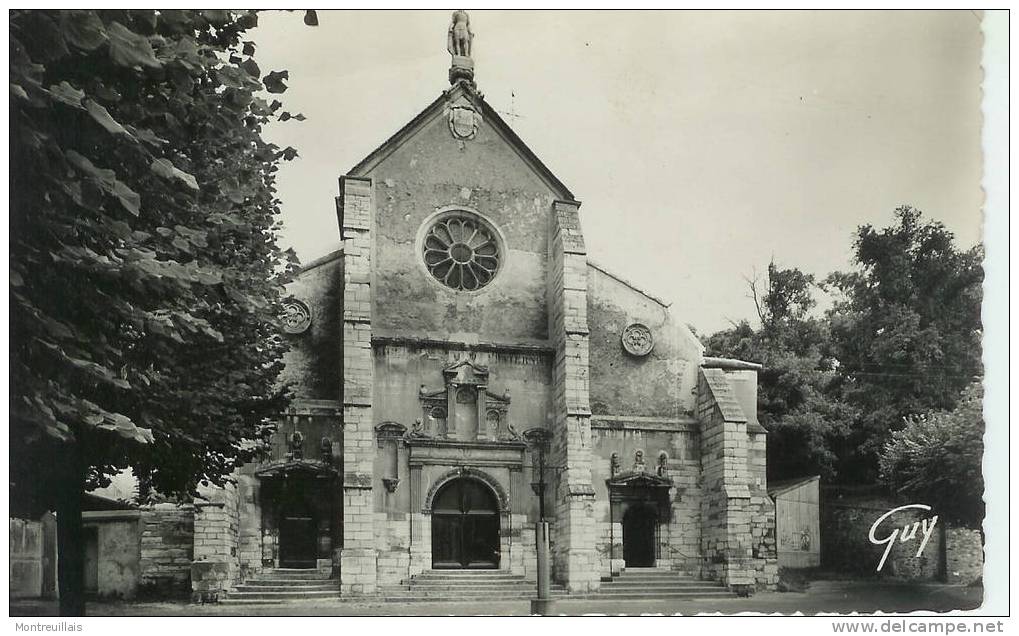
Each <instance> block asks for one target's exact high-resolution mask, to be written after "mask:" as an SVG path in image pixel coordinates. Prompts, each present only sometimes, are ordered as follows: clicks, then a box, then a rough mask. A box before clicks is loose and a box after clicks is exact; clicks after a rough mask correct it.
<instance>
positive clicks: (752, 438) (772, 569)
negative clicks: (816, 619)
mask: <svg viewBox="0 0 1019 636" xmlns="http://www.w3.org/2000/svg"><path fill="white" fill-rule="evenodd" d="M748 438H749V447H748V450H747V468H748V471H747V472H748V479H749V483H748V484H747V485H748V487H749V489H750V504H749V507H748V511H749V513H750V551H751V566H750V567H751V569H752V570H753V572H754V582H755V583H756V586H757V587H758V588H767V589H770V588H772V587H774V586H775V585H776V584H777V583H778V539H777V536H776V526H775V523H776V520H775V502H774V501H773V500H772V498H771V497H770V496H768V478H767V472H766V470H767V444H768V435H767V433H763V432H759V433H750V434H749V435H748Z"/></svg>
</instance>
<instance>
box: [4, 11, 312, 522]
mask: <svg viewBox="0 0 1019 636" xmlns="http://www.w3.org/2000/svg"><path fill="white" fill-rule="evenodd" d="M256 24H257V15H256V14H255V13H254V12H232V11H190V10H160V11H155V10H149V9H139V10H133V9H127V10H105V11H87V10H47V11H43V10H23V11H12V12H11V15H10V90H11V117H10V130H11V146H10V159H11V161H10V165H11V181H10V184H11V208H10V209H11V213H10V236H11V238H10V250H11V255H10V307H11V310H10V311H11V316H10V323H11V416H12V417H11V444H12V454H14V455H16V456H17V457H18V461H17V462H12V495H15V496H19V495H24V494H25V493H31V494H32V495H33V496H34V497H35V501H36V503H37V504H38V505H39V506H41V507H44V508H45V507H49V506H50V505H51V499H52V496H53V493H54V491H55V490H57V489H58V488H66V483H64V482H61V481H60V479H61V477H59V476H58V473H59V472H60V471H55V472H54V473H53V474H52V475H50V474H48V473H47V472H46V471H40V470H39V467H40V466H45V465H47V463H52V462H54V461H62V460H60V459H54V458H55V457H57V458H59V457H63V455H59V454H56V453H57V452H58V451H61V450H67V449H73V451H74V453H75V454H76V455H77V456H78V457H79V458H80V461H81V462H82V464H83V467H84V469H85V470H86V472H87V477H88V483H89V485H98V484H101V483H103V482H104V479H105V477H106V476H107V475H109V474H111V473H113V472H114V471H115V470H117V469H118V468H123V467H126V466H129V465H130V466H131V467H132V468H133V470H134V471H135V474H136V475H138V476H139V477H140V478H141V480H142V482H143V483H144V484H146V485H147V486H149V487H151V488H152V489H154V490H156V491H158V492H160V493H163V494H165V495H179V496H187V495H189V494H192V493H194V492H195V489H196V487H197V485H198V484H199V483H200V482H202V481H209V482H214V483H222V482H223V480H224V478H225V476H226V475H228V474H229V473H230V472H231V471H232V470H233V468H234V467H235V466H237V465H238V464H239V463H241V462H243V461H245V459H247V458H248V457H250V454H251V452H253V449H254V446H255V445H254V444H253V442H255V441H257V440H259V439H261V438H262V436H263V435H264V433H265V426H266V424H267V422H268V421H269V418H270V417H271V416H272V415H273V414H275V413H278V412H279V411H280V410H281V408H282V407H283V406H284V401H285V399H286V396H285V395H284V394H283V392H282V391H281V390H280V388H279V387H278V386H277V384H276V380H277V376H278V373H279V371H280V369H281V357H282V354H283V352H284V349H285V342H284V340H283V339H282V337H281V333H280V328H279V323H278V315H279V313H280V306H281V293H282V285H283V284H284V283H285V282H286V281H287V280H288V277H289V276H290V274H291V273H292V267H293V260H294V259H293V258H292V255H291V254H290V253H285V252H283V251H282V250H281V249H280V248H279V246H278V245H277V242H276V230H277V223H278V221H277V215H278V213H279V201H278V200H277V199H276V189H275V184H274V182H275V173H276V170H277V166H278V164H279V162H280V161H282V160H284V159H285V158H291V157H293V156H294V155H295V154H296V153H295V152H294V151H293V149H290V148H287V149H280V148H277V147H276V146H274V145H272V144H269V143H266V142H265V141H263V140H262V137H261V130H262V127H263V126H264V125H265V124H266V123H267V122H269V121H270V119H271V118H274V117H275V118H280V117H281V116H282V105H281V104H280V103H279V102H278V101H275V100H274V101H272V102H271V103H270V102H268V101H267V99H266V98H264V97H262V91H263V90H264V89H265V88H266V86H265V85H264V84H263V81H262V72H261V70H260V69H259V67H258V64H257V63H256V62H255V59H254V52H255V46H254V44H253V43H252V42H250V41H245V40H243V36H244V34H245V32H246V31H247V30H248V29H251V28H253V27H255V26H256ZM269 90H270V92H272V91H273V90H276V91H277V92H279V91H280V90H282V89H281V88H280V87H278V86H277V87H272V86H270V87H269ZM287 116H288V118H289V114H288V115H287Z"/></svg>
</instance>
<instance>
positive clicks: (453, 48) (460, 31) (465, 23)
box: [446, 9, 474, 57]
mask: <svg viewBox="0 0 1019 636" xmlns="http://www.w3.org/2000/svg"><path fill="white" fill-rule="evenodd" d="M473 42H474V33H473V32H472V31H471V18H470V16H469V15H467V12H466V11H464V10H463V9H457V10H456V11H454V12H453V18H452V21H451V22H450V24H449V33H448V35H447V37H446V49H447V50H448V51H449V53H450V55H453V56H455V57H470V56H471V45H472V44H473Z"/></svg>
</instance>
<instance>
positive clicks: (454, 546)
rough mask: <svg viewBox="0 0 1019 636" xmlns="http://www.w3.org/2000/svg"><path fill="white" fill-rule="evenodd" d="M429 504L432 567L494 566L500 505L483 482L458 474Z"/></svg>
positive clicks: (496, 552)
mask: <svg viewBox="0 0 1019 636" xmlns="http://www.w3.org/2000/svg"><path fill="white" fill-rule="evenodd" d="M434 501H435V503H434V504H433V506H432V567H433V568H436V569H497V568H498V567H499V558H500V548H499V507H498V503H497V500H496V498H495V495H494V494H493V493H492V491H491V490H490V489H489V488H488V486H486V485H484V484H483V483H482V482H480V481H477V480H474V479H469V478H460V479H455V480H453V481H451V482H449V483H448V484H446V485H445V486H443V487H442V489H441V490H439V492H438V493H437V494H436V496H435V500H434Z"/></svg>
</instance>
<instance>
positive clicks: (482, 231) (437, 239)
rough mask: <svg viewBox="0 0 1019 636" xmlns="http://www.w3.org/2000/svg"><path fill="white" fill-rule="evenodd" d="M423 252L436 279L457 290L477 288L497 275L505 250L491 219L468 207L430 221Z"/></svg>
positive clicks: (426, 262) (422, 247) (422, 245)
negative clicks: (485, 219)
mask: <svg viewBox="0 0 1019 636" xmlns="http://www.w3.org/2000/svg"><path fill="white" fill-rule="evenodd" d="M421 256H422V258H423V259H424V263H425V267H426V268H427V269H428V273H430V274H431V275H432V277H433V278H435V280H437V281H439V282H440V283H442V284H443V285H446V286H447V287H450V288H452V289H455V290H457V291H477V290H479V289H481V288H482V287H484V286H485V285H487V284H489V283H490V282H492V280H493V279H494V278H495V275H496V274H497V273H498V272H499V267H500V265H501V264H502V259H503V252H502V244H501V242H500V240H499V236H498V233H497V232H496V231H495V228H493V227H492V226H491V225H489V224H488V222H486V221H484V220H483V219H482V218H481V217H479V216H478V215H476V214H472V213H470V212H467V211H466V210H452V211H449V212H445V213H442V214H440V215H439V216H437V217H435V218H434V219H433V220H432V221H431V225H429V226H428V228H427V229H426V230H425V234H424V239H423V240H422V242H421Z"/></svg>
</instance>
